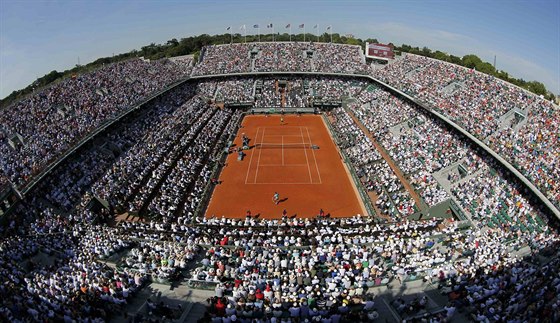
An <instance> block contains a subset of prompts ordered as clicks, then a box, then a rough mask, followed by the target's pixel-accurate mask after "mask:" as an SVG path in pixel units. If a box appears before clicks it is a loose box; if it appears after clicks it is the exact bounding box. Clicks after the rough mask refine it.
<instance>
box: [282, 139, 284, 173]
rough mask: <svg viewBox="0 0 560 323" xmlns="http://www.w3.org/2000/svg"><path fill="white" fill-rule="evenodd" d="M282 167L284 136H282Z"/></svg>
mask: <svg viewBox="0 0 560 323" xmlns="http://www.w3.org/2000/svg"><path fill="white" fill-rule="evenodd" d="M282 166H284V136H282Z"/></svg>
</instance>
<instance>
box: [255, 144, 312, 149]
mask: <svg viewBox="0 0 560 323" xmlns="http://www.w3.org/2000/svg"><path fill="white" fill-rule="evenodd" d="M255 148H257V149H319V146H317V145H314V144H305V143H292V144H273V143H260V144H256V145H255Z"/></svg>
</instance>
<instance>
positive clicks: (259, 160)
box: [253, 127, 266, 184]
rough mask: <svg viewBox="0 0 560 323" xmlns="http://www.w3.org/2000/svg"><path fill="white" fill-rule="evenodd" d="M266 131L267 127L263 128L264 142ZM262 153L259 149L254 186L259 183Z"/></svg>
mask: <svg viewBox="0 0 560 323" xmlns="http://www.w3.org/2000/svg"><path fill="white" fill-rule="evenodd" d="M265 131H266V127H264V128H263V134H262V140H261V142H262V141H264V132H265ZM261 153H262V149H259V158H258V159H257V171H256V172H255V181H254V182H253V184H256V183H257V176H258V174H259V164H260V163H261Z"/></svg>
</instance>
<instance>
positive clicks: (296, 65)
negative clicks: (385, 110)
mask: <svg viewBox="0 0 560 323" xmlns="http://www.w3.org/2000/svg"><path fill="white" fill-rule="evenodd" d="M366 70H367V66H366V65H365V57H364V55H363V52H362V50H361V48H360V47H359V46H354V45H343V44H332V43H310V42H304V43H301V42H276V43H265V42H263V43H250V44H246V43H242V44H227V45H211V46H206V47H204V49H203V50H202V54H201V58H200V62H199V63H198V64H197V65H196V66H195V67H194V69H193V75H211V74H227V73H248V72H275V71H279V72H291V71H296V72H297V71H303V72H325V73H348V74H355V73H362V74H363V73H365V72H366Z"/></svg>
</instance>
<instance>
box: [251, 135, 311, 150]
mask: <svg viewBox="0 0 560 323" xmlns="http://www.w3.org/2000/svg"><path fill="white" fill-rule="evenodd" d="M267 136H270V135H267ZM298 137H300V138H301V135H298ZM300 144H301V143H300V142H292V143H290V142H288V143H286V144H285V145H284V146H286V147H289V146H290V145H300ZM266 145H268V146H277V147H280V146H282V145H283V144H281V143H278V142H259V144H258V145H255V147H259V146H266ZM292 147H294V146H292ZM304 147H309V146H305V143H303V146H301V147H299V146H297V147H294V148H304ZM286 149H288V148H286Z"/></svg>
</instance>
